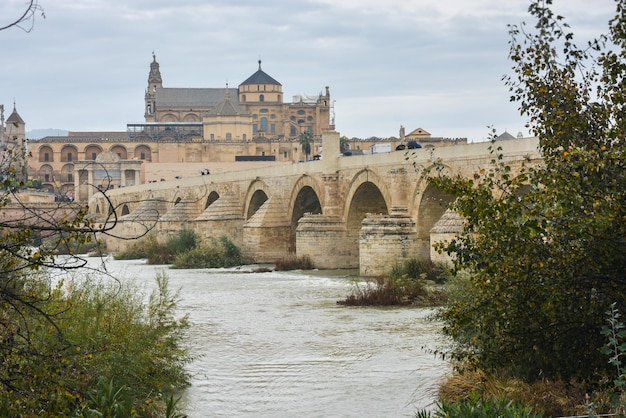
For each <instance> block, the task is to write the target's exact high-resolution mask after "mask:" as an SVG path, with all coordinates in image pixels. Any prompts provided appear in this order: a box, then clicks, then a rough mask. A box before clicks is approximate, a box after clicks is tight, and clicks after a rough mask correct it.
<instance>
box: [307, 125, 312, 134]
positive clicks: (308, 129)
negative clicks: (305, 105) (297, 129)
mask: <svg viewBox="0 0 626 418" xmlns="http://www.w3.org/2000/svg"><path fill="white" fill-rule="evenodd" d="M306 130H307V131H308V132H309V133H311V134H312V133H313V127H312V126H307V127H306Z"/></svg>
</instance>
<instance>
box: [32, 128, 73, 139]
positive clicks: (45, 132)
mask: <svg viewBox="0 0 626 418" xmlns="http://www.w3.org/2000/svg"><path fill="white" fill-rule="evenodd" d="M67 132H68V131H66V130H63V129H52V128H49V129H33V130H32V131H26V138H28V139H41V138H43V137H45V136H65V135H67Z"/></svg>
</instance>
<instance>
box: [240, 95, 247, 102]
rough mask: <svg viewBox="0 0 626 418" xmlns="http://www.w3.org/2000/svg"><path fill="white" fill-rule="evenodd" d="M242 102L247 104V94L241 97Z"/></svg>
mask: <svg viewBox="0 0 626 418" xmlns="http://www.w3.org/2000/svg"><path fill="white" fill-rule="evenodd" d="M241 101H242V102H245V101H246V95H245V94H244V95H242V96H241Z"/></svg>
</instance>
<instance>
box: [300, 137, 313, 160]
mask: <svg viewBox="0 0 626 418" xmlns="http://www.w3.org/2000/svg"><path fill="white" fill-rule="evenodd" d="M313 140H314V138H313V134H312V133H311V132H309V131H302V132H301V133H300V135H298V142H299V143H300V145H301V146H302V152H304V155H305V158H306V160H307V161H309V155H311V145H312V144H313Z"/></svg>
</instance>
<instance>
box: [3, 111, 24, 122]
mask: <svg viewBox="0 0 626 418" xmlns="http://www.w3.org/2000/svg"><path fill="white" fill-rule="evenodd" d="M7 123H18V124H22V125H24V124H25V123H26V122H24V119H22V118H21V117H20V115H19V114H18V113H17V110H15V108H13V113H11V116H9V118H8V119H7Z"/></svg>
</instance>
